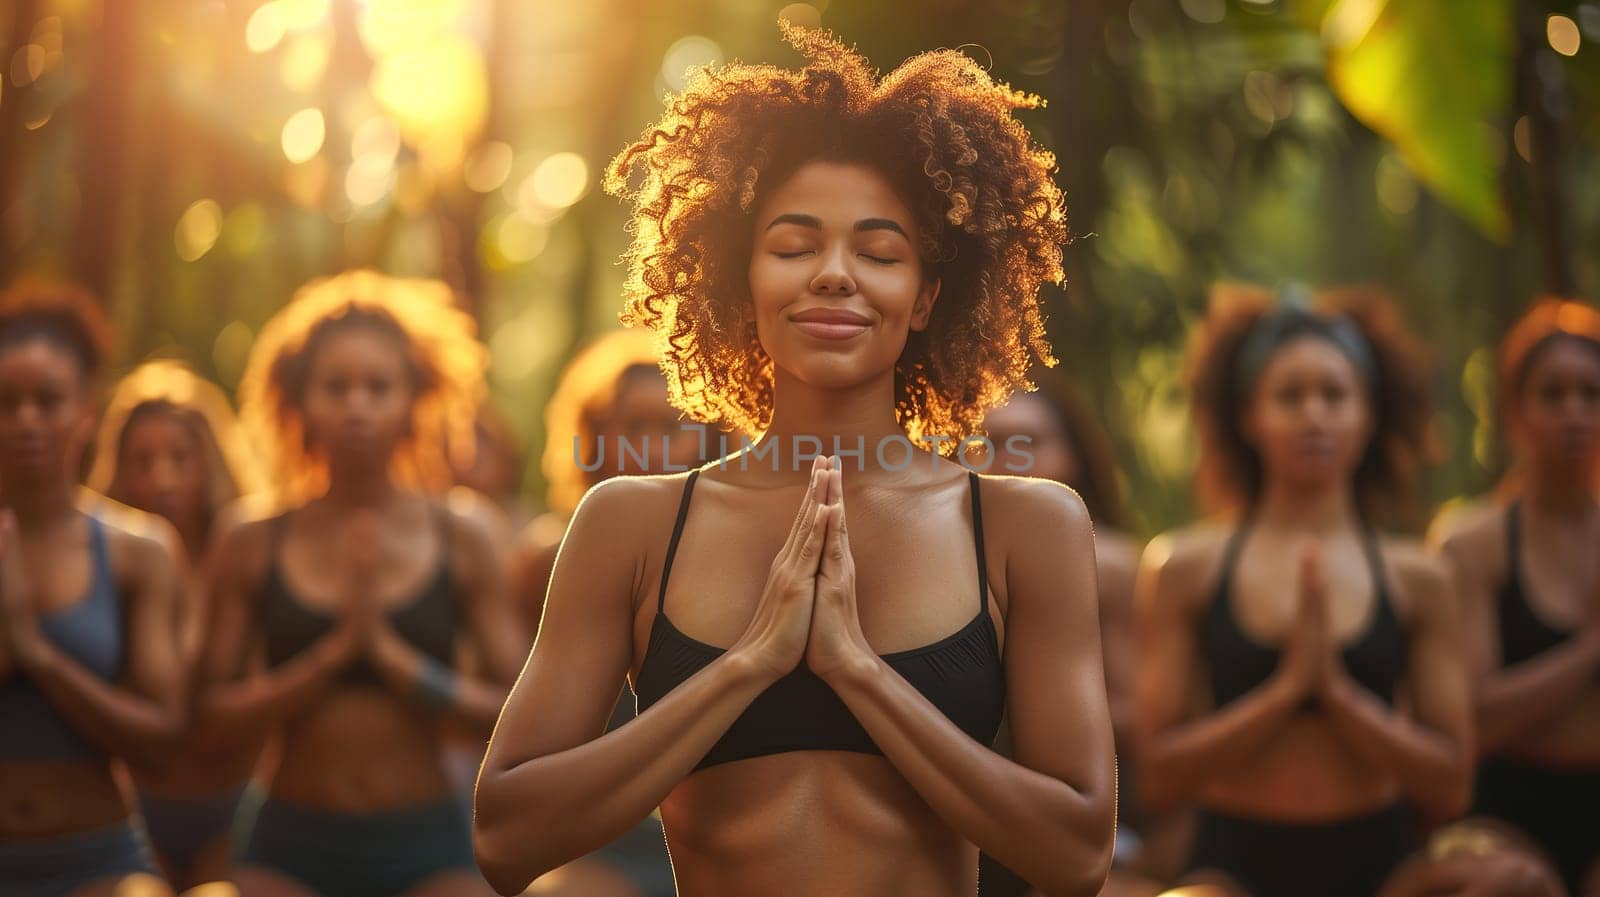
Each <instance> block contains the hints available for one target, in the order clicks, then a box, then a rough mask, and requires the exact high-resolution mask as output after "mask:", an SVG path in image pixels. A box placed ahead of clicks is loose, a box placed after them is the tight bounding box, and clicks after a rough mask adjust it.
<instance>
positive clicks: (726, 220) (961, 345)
mask: <svg viewBox="0 0 1600 897" xmlns="http://www.w3.org/2000/svg"><path fill="white" fill-rule="evenodd" d="M781 27H782V30H783V35H784V37H785V38H786V39H787V40H788V41H789V42H790V43H791V44H793V45H794V46H795V47H796V48H798V49H799V50H800V51H801V52H802V53H803V54H805V56H806V57H807V62H806V65H805V66H804V68H802V69H800V70H799V71H794V70H790V69H784V68H779V67H776V66H770V65H744V64H731V65H727V66H723V67H721V68H718V69H715V70H700V71H698V72H696V73H695V74H694V75H693V76H692V77H691V80H690V82H689V85H688V87H687V88H686V89H685V90H684V92H683V93H681V94H679V95H676V96H674V97H672V98H670V99H669V100H668V103H667V110H666V114H665V115H664V116H663V117H662V118H661V120H660V121H658V122H657V123H655V124H653V125H652V126H651V127H649V128H648V129H646V130H645V132H644V134H643V135H642V136H641V137H640V138H639V139H638V140H637V141H635V142H634V143H633V144H631V145H629V146H628V147H627V148H625V149H624V150H623V151H622V152H621V153H620V154H619V155H618V156H617V157H616V158H615V159H614V160H612V162H611V165H610V168H609V169H608V171H607V174H606V181H605V186H606V189H607V190H608V191H610V192H612V193H614V194H617V195H619V196H622V197H623V198H625V199H628V200H630V201H631V202H632V204H633V220H632V222H631V229H632V231H633V235H634V236H633V244H632V246H631V247H630V249H629V250H628V253H627V259H628V261H629V263H630V265H629V273H628V277H627V281H626V283H625V286H624V295H625V298H626V305H625V308H624V310H623V311H622V313H621V319H622V320H623V322H624V323H627V324H639V325H643V326H647V327H649V328H651V329H652V330H654V331H656V332H657V334H658V341H657V347H658V350H659V352H660V355H661V367H662V371H663V373H664V374H665V375H666V378H667V388H668V394H669V396H670V397H671V400H672V403H673V404H674V405H675V406H677V407H678V408H680V409H682V410H683V411H685V412H686V413H687V414H688V415H689V416H690V417H692V418H694V419H695V420H698V421H701V422H704V423H708V424H719V423H721V424H725V425H727V426H728V427H730V428H732V429H734V430H736V431H742V432H746V433H755V432H759V431H761V430H763V429H765V428H766V427H767V425H768V424H769V422H770V419H771V414H772V400H773V362H772V359H771V358H770V357H769V356H768V355H767V354H766V352H765V351H764V350H763V349H762V347H761V345H760V342H759V341H758V339H757V337H756V329H755V319H754V315H753V314H752V311H751V307H750V306H751V302H750V300H749V281H748V273H747V272H748V270H749V264H750V240H751V226H750V223H749V221H750V216H751V215H752V214H754V211H755V210H756V208H757V207H758V206H759V204H760V202H761V199H762V198H763V197H764V196H765V195H766V194H767V193H768V192H770V191H771V190H773V189H775V188H776V187H778V186H780V185H781V184H782V183H783V182H784V180H785V179H786V178H787V177H788V175H790V174H792V173H793V172H794V171H795V170H796V169H797V168H799V167H800V166H801V165H804V164H805V163H807V162H809V161H813V160H819V159H827V160H835V161H852V162H862V163H865V164H867V165H870V166H871V167H872V168H873V169H875V170H876V171H878V172H879V173H881V174H882V175H883V176H884V177H885V178H886V179H887V180H888V181H889V182H890V184H891V185H893V186H894V188H895V189H896V190H897V192H898V193H899V194H900V196H901V197H902V198H903V200H904V201H905V202H906V204H907V206H908V207H909V208H910V209H911V211H912V213H913V214H914V215H915V216H916V219H917V226H918V231H919V233H920V238H921V245H920V246H919V247H918V253H919V255H920V256H921V259H922V261H923V263H924V266H925V269H926V270H927V273H928V275H929V276H930V277H938V278H940V279H941V280H942V287H941V299H940V301H939V302H938V303H936V304H935V305H934V308H933V313H932V317H931V319H930V320H929V324H928V328H927V329H926V330H925V331H921V332H915V331H914V332H912V333H910V334H909V336H908V339H907V343H906V347H905V349H904V350H903V351H902V353H901V356H900V359H899V361H898V362H897V363H896V366H895V413H896V417H897V418H898V419H899V421H900V423H901V425H902V426H903V427H904V428H905V429H906V432H907V434H908V435H909V436H910V437H911V438H912V439H914V440H923V441H925V440H924V435H925V434H945V435H951V436H957V435H966V434H970V433H975V432H977V430H978V426H979V423H980V422H981V420H982V418H983V414H984V412H986V411H987V410H988V409H990V408H992V407H994V406H996V405H999V404H1000V403H1002V402H1004V401H1005V399H1006V398H1007V397H1008V396H1009V395H1010V394H1011V393H1012V392H1014V391H1017V390H1019V389H1025V388H1027V387H1028V386H1029V385H1030V384H1029V382H1028V378H1027V373H1028V369H1029V366H1030V364H1031V363H1032V360H1033V359H1038V360H1039V361H1041V362H1043V363H1044V364H1046V365H1051V364H1054V363H1055V359H1054V358H1053V357H1052V356H1051V354H1050V347H1049V344H1048V342H1047V341H1046V339H1045V330H1044V322H1043V318H1042V316H1041V314H1040V310H1039V302H1038V291H1039V286H1040V285H1041V284H1042V283H1044V282H1046V281H1049V282H1052V283H1059V282H1060V280H1061V278H1062V269H1061V244H1062V243H1063V242H1064V241H1065V240H1066V238H1067V230H1066V223H1065V218H1064V215H1065V212H1064V208H1065V206H1064V203H1063V201H1062V198H1061V191H1060V189H1059V188H1057V187H1056V185H1055V183H1054V182H1053V181H1052V180H1051V173H1052V171H1053V170H1054V168H1055V158H1054V156H1052V155H1051V154H1050V153H1049V152H1046V151H1045V150H1043V149H1040V148H1039V147H1037V146H1035V145H1034V144H1033V142H1032V140H1031V138H1030V137H1029V135H1028V132H1027V131H1026V129H1024V128H1023V126H1022V124H1021V123H1020V122H1018V121H1017V120H1016V118H1015V117H1014V116H1013V114H1012V113H1013V111H1014V110H1016V109H1018V108H1028V107H1033V106H1038V105H1041V104H1042V101H1041V100H1039V99H1038V98H1037V97H1034V96H1030V95H1028V94H1023V93H1019V92H1017V91H1014V90H1012V89H1011V88H1010V87H1008V86H1006V85H1004V84H997V83H996V82H994V81H993V80H992V79H991V78H990V77H989V74H988V73H987V72H985V71H984V70H983V69H982V68H980V67H979V66H978V65H977V64H976V63H975V62H973V61H972V60H971V59H969V58H967V57H966V56H963V55H962V54H961V53H958V52H956V51H954V50H938V51H934V52H929V53H923V54H921V55H919V56H915V57H913V58H911V59H909V60H907V61H906V62H905V63H903V64H902V65H901V66H900V67H899V68H897V69H895V70H894V71H893V72H891V73H889V74H888V75H887V76H885V77H883V78H881V79H880V78H879V77H878V75H877V72H876V71H874V70H873V69H872V67H871V66H870V65H869V63H868V62H867V60H866V59H865V58H863V57H862V56H861V54H859V53H858V52H856V51H855V50H853V49H851V48H849V47H846V46H845V45H844V44H842V43H840V42H839V41H838V40H837V39H835V38H834V37H833V36H832V35H831V34H829V33H828V32H826V31H820V30H812V29H806V28H800V27H797V26H793V25H790V24H788V23H784V24H783V25H782V26H781ZM635 174H639V175H641V177H640V178H639V182H638V184H637V185H636V186H634V185H630V178H631V177H632V176H633V175H635ZM940 448H941V451H947V452H954V451H955V449H956V446H955V444H954V440H952V441H951V442H949V443H945V444H944V445H942V446H941V447H940Z"/></svg>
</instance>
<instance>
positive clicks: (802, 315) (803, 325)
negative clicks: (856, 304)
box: [789, 308, 872, 340]
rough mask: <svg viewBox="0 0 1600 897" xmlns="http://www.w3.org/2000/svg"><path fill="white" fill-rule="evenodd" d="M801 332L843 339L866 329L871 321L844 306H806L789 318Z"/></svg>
mask: <svg viewBox="0 0 1600 897" xmlns="http://www.w3.org/2000/svg"><path fill="white" fill-rule="evenodd" d="M789 323H791V324H793V325H794V326H795V327H796V328H797V329H798V330H799V331H800V332H801V333H804V334H806V335H808V336H812V337H815V338H817V339H826V340H844V339H850V338H851V337H853V336H859V335H860V334H862V333H865V332H866V331H867V328H868V327H870V326H871V325H872V322H871V321H870V320H868V319H867V318H866V316H864V315H861V314H859V313H857V312H853V311H850V310H849V309H844V308H808V309H806V310H804V311H801V312H797V313H796V314H794V315H793V316H791V317H790V318H789Z"/></svg>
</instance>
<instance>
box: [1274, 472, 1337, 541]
mask: <svg viewBox="0 0 1600 897" xmlns="http://www.w3.org/2000/svg"><path fill="white" fill-rule="evenodd" d="M1359 516H1360V515H1359V513H1358V511H1357V508H1356V501H1355V495H1354V493H1353V492H1352V491H1351V490H1350V486H1349V484H1348V483H1345V482H1338V483H1317V484H1305V483H1286V482H1283V481H1281V480H1268V481H1267V483H1266V485H1265V487H1264V488H1263V489H1262V492H1261V497H1260V498H1259V499H1258V500H1257V502H1256V519H1257V520H1259V521H1261V522H1263V523H1267V524H1270V525H1271V526H1274V527H1279V528H1283V529H1290V530H1299V531H1303V532H1311V533H1318V534H1322V535H1331V534H1333V533H1336V532H1340V531H1343V530H1344V529H1346V528H1347V527H1349V525H1350V522H1351V521H1352V520H1355V519H1357V518H1358V517H1359Z"/></svg>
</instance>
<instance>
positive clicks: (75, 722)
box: [0, 283, 185, 897]
mask: <svg viewBox="0 0 1600 897" xmlns="http://www.w3.org/2000/svg"><path fill="white" fill-rule="evenodd" d="M108 343H109V337H108V332H107V328H106V325H105V322H104V320H103V318H102V317H101V313H100V310H99V308H98V305H97V303H96V301H95V299H94V298H93V297H91V296H88V295H85V294H83V293H81V292H79V291H77V290H74V289H70V288H65V287H56V286H51V285H45V284H41V283H33V284H21V285H17V286H14V287H12V288H11V289H10V290H8V291H7V292H6V293H4V294H3V295H0V721H3V724H0V893H4V894H6V895H14V897H62V895H68V894H71V895H73V897H101V895H110V894H111V893H112V892H113V891H114V890H115V889H116V887H117V882H118V881H119V880H120V879H122V878H123V877H124V876H127V875H128V874H129V873H139V872H144V873H150V872H153V871H154V865H153V864H152V862H151V858H150V856H149V851H148V848H147V845H146V841H145V837H144V834H143V832H142V830H141V829H139V828H138V826H137V825H136V822H135V817H134V814H133V808H132V806H130V804H129V802H128V801H127V800H126V798H125V797H124V795H123V793H122V789H121V788H120V787H119V786H118V781H117V779H116V777H115V776H114V765H115V762H116V761H118V760H125V761H127V762H129V763H130V764H134V765H137V766H140V767H144V768H150V769H160V768H162V767H163V766H165V765H167V764H169V763H170V762H171V761H172V760H173V758H174V750H175V748H176V746H177V742H178V739H179V737H180V736H181V734H182V731H183V730H182V726H183V714H184V693H185V682H184V669H183V663H182V660H181V656H180V652H179V636H178V620H179V615H180V609H181V608H182V604H183V597H182V593H183V588H184V573H183V568H182V561H181V557H180V554H181V552H182V547H181V546H180V545H179V544H178V540H177V537H176V536H175V535H173V534H172V532H171V527H170V526H168V525H167V524H166V523H165V522H164V521H161V520H159V519H158V518H151V517H148V516H147V515H143V514H137V513H136V512H132V511H123V512H117V513H112V512H109V511H108V510H107V509H106V508H104V507H101V506H99V505H100V503H99V502H96V501H94V499H93V497H91V496H84V495H80V492H79V488H78V485H77V471H78V469H79V466H78V465H79V459H80V458H81V457H82V454H83V450H84V447H85V445H86V443H87V441H88V439H89V436H90V435H91V433H92V432H93V427H94V412H95V405H96V393H97V382H96V381H97V378H98V377H99V375H100V371H101V367H102V364H103V362H104V358H105V354H106V351H107V346H108Z"/></svg>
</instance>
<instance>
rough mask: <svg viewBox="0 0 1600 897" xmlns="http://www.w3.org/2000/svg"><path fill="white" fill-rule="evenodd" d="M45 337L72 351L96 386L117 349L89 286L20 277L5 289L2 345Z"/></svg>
mask: <svg viewBox="0 0 1600 897" xmlns="http://www.w3.org/2000/svg"><path fill="white" fill-rule="evenodd" d="M36 339H42V340H44V341H46V342H48V343H50V344H51V345H53V346H55V347H56V348H59V349H61V350H63V351H65V352H67V353H68V354H70V355H71V356H72V358H73V360H74V361H76V362H77V365H78V372H79V373H80V374H82V375H83V378H84V380H85V381H86V382H87V384H88V385H89V386H90V387H93V386H95V385H97V381H98V380H99V378H100V373H101V371H102V370H103V369H104V367H105V363H106V358H107V356H108V355H110V353H111V345H112V333H111V325H110V323H108V322H107V320H106V316H105V312H104V311H103V310H102V309H101V307H100V303H99V302H98V301H96V300H95V297H94V295H93V294H91V293H90V292H89V291H88V290H86V289H84V288H83V287H80V286H76V285H73V284H68V283H56V282H53V281H49V280H43V279H39V278H31V277H30V278H23V279H19V280H17V281H15V282H13V283H12V284H11V286H9V287H7V288H6V290H5V291H4V292H3V293H0V350H4V349H9V348H11V347H12V346H16V345H20V344H22V343H25V342H29V341H31V340H36Z"/></svg>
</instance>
